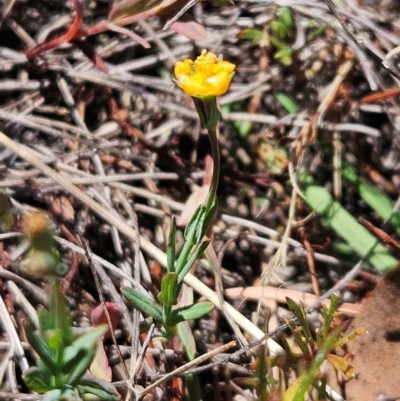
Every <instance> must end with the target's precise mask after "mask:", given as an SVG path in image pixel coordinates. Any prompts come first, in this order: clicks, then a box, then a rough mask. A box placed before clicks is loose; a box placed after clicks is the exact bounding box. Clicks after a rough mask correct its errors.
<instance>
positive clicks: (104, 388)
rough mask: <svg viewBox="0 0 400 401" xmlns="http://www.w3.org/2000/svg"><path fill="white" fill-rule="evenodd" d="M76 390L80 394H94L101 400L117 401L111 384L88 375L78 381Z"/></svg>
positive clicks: (117, 397) (116, 394)
mask: <svg viewBox="0 0 400 401" xmlns="http://www.w3.org/2000/svg"><path fill="white" fill-rule="evenodd" d="M78 389H79V392H80V393H81V394H87V393H89V394H94V395H95V396H97V397H99V398H100V399H101V400H107V401H118V400H119V395H118V392H117V390H116V389H115V387H114V386H113V385H112V384H111V383H108V382H106V381H105V380H102V379H99V378H97V377H95V376H93V375H91V374H89V373H86V374H85V375H84V376H83V377H82V379H81V380H80V381H79V384H78Z"/></svg>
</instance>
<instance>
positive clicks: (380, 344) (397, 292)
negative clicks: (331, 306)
mask: <svg viewBox="0 0 400 401" xmlns="http://www.w3.org/2000/svg"><path fill="white" fill-rule="evenodd" d="M399 311H400V266H397V267H396V268H395V269H393V270H391V271H390V272H389V273H387V274H386V275H385V276H384V277H383V278H382V280H381V281H380V282H379V284H378V285H377V287H376V288H375V290H374V291H373V292H372V294H371V296H370V297H369V299H368V301H367V302H366V304H365V306H364V308H363V310H362V311H361V313H360V314H359V315H358V316H357V317H356V318H355V319H354V321H353V323H352V325H351V327H350V328H349V331H352V330H354V329H356V328H357V327H365V329H366V330H367V331H368V334H364V335H363V336H360V337H357V338H355V339H354V340H352V341H350V342H349V344H348V348H349V350H350V352H352V353H353V354H354V360H353V366H354V371H355V373H356V375H357V378H356V379H354V380H351V381H350V382H349V383H347V385H346V400H347V401H360V400H363V401H374V400H375V399H376V398H377V397H378V396H379V395H381V394H384V395H386V396H394V395H397V394H400V380H399V371H400V313H399Z"/></svg>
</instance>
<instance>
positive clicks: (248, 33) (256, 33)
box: [239, 28, 264, 45]
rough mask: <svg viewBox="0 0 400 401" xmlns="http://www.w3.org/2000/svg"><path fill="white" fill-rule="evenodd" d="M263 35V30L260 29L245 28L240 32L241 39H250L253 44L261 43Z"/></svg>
mask: <svg viewBox="0 0 400 401" xmlns="http://www.w3.org/2000/svg"><path fill="white" fill-rule="evenodd" d="M263 36H264V33H263V31H260V30H259V29H251V28H248V29H243V30H242V31H241V32H240V33H239V39H249V40H251V42H252V44H253V45H255V44H257V43H260V42H261V39H262V38H263Z"/></svg>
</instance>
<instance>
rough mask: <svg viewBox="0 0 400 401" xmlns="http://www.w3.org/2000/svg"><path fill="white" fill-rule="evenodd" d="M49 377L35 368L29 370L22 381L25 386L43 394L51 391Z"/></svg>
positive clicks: (46, 373)
mask: <svg viewBox="0 0 400 401" xmlns="http://www.w3.org/2000/svg"><path fill="white" fill-rule="evenodd" d="M50 378H51V375H49V373H48V372H44V371H42V370H41V369H39V368H37V367H36V366H34V367H32V368H29V369H28V370H27V371H26V372H25V373H24V374H23V379H24V382H25V383H26V385H27V386H28V387H29V388H30V389H31V390H32V391H36V392H37V393H39V394H44V393H46V392H47V391H49V390H51V389H52V387H51V384H50Z"/></svg>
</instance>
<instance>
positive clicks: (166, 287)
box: [158, 272, 178, 307]
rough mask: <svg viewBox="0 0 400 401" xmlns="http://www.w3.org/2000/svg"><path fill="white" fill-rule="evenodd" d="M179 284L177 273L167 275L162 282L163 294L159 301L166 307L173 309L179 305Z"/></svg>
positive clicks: (160, 294)
mask: <svg viewBox="0 0 400 401" xmlns="http://www.w3.org/2000/svg"><path fill="white" fill-rule="evenodd" d="M177 284H178V275H177V274H176V273H172V272H171V273H167V274H166V275H165V276H164V277H163V279H162V281H161V292H160V293H159V294H158V300H159V301H160V302H161V303H163V304H164V305H165V306H166V307H171V306H173V305H176V303H177V301H178V300H177V291H176V290H177Z"/></svg>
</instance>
